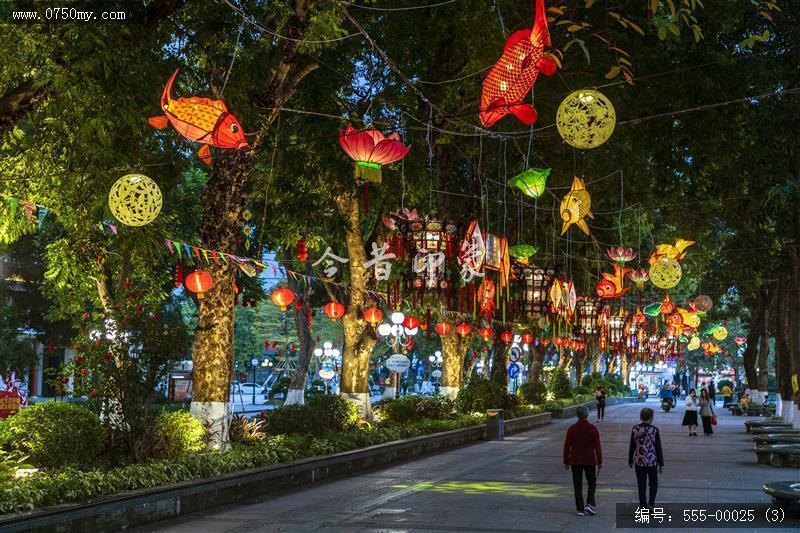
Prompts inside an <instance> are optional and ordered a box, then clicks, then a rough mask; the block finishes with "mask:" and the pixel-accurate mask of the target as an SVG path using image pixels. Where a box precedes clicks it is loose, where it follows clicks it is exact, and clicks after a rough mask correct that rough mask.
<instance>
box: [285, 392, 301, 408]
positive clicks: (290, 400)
mask: <svg viewBox="0 0 800 533" xmlns="http://www.w3.org/2000/svg"><path fill="white" fill-rule="evenodd" d="M305 403H306V400H305V391H304V390H303V389H289V391H288V392H287V393H286V401H285V402H283V405H304V404H305Z"/></svg>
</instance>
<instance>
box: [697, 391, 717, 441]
mask: <svg viewBox="0 0 800 533" xmlns="http://www.w3.org/2000/svg"><path fill="white" fill-rule="evenodd" d="M712 416H715V415H714V404H712V403H711V400H710V398H709V396H708V390H704V391H702V392H701V393H700V418H701V419H702V420H703V434H704V435H705V436H706V437H710V436H711V435H712V434H713V433H714V430H713V429H711V425H712V424H711V417H712Z"/></svg>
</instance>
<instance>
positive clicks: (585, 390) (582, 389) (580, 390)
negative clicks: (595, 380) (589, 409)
mask: <svg viewBox="0 0 800 533" xmlns="http://www.w3.org/2000/svg"><path fill="white" fill-rule="evenodd" d="M572 392H573V393H574V394H575V395H577V396H585V395H586V394H589V388H588V387H584V386H583V385H578V386H577V387H575V388H574V389H572Z"/></svg>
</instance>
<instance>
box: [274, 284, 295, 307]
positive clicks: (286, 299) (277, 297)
mask: <svg viewBox="0 0 800 533" xmlns="http://www.w3.org/2000/svg"><path fill="white" fill-rule="evenodd" d="M292 302H294V293H293V292H292V291H291V290H290V289H288V288H286V287H280V288H279V289H275V290H274V291H272V303H274V304H275V305H277V306H278V307H280V308H281V311H286V308H287V307H289V306H290V305H292Z"/></svg>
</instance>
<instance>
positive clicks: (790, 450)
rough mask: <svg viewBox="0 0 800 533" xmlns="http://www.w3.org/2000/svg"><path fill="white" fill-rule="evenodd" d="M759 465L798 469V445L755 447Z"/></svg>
mask: <svg viewBox="0 0 800 533" xmlns="http://www.w3.org/2000/svg"><path fill="white" fill-rule="evenodd" d="M756 457H757V458H758V464H760V465H772V466H792V467H800V444H763V445H761V446H756Z"/></svg>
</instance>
